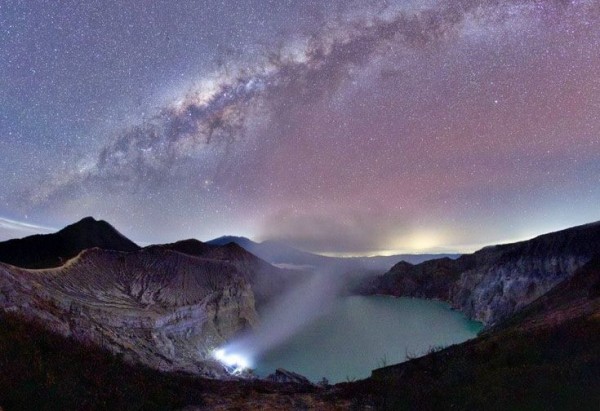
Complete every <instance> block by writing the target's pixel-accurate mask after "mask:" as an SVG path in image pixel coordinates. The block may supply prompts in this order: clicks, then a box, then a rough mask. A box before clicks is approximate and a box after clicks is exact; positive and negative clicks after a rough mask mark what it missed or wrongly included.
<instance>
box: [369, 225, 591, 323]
mask: <svg viewBox="0 0 600 411" xmlns="http://www.w3.org/2000/svg"><path fill="white" fill-rule="evenodd" d="M599 250H600V222H596V223H592V224H587V225H583V226H579V227H574V228H570V229H566V230H562V231H558V232H555V233H550V234H545V235H542V236H539V237H536V238H534V239H531V240H528V241H522V242H518V243H513V244H504V245H497V246H490V247H486V248H483V249H481V250H479V251H477V252H475V253H473V254H468V255H463V256H461V257H459V258H458V259H456V260H451V259H449V258H444V259H436V260H431V261H426V262H424V263H421V264H417V265H412V264H409V263H406V262H400V263H398V264H396V265H395V266H394V267H392V269H391V270H390V271H389V272H387V273H386V274H384V275H383V276H380V277H378V278H376V279H375V280H373V281H371V282H369V283H366V284H363V285H362V287H361V288H360V290H359V292H361V293H366V294H387V295H395V296H412V297H419V298H435V299H440V300H443V301H447V302H449V303H450V304H451V305H452V306H453V307H454V308H456V309H458V310H461V311H462V312H464V313H465V314H467V315H468V316H469V317H471V318H473V319H476V320H479V321H482V322H484V323H485V324H487V325H493V324H496V323H498V322H499V321H501V320H503V319H505V318H507V317H509V316H510V315H512V314H513V313H515V312H517V311H518V310H519V309H521V308H522V307H524V306H525V305H527V304H529V303H530V302H532V301H534V300H535V299H536V298H538V297H540V296H541V295H543V294H545V293H546V292H547V291H549V290H550V289H551V288H552V287H554V286H555V285H557V284H558V283H560V282H561V281H563V280H565V279H566V278H569V277H570V276H571V275H572V274H573V273H574V272H575V270H576V269H578V268H579V267H581V266H582V265H584V264H585V263H586V262H588V261H589V260H590V259H591V258H592V256H593V255H594V254H595V253H597V252H598V251H599Z"/></svg>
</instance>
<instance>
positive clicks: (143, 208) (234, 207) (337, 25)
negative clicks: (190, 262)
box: [0, 0, 600, 254]
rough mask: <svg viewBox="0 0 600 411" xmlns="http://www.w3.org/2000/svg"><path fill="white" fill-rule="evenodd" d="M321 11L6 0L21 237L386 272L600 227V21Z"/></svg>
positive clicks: (440, 9) (578, 16)
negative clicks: (117, 234) (102, 222)
mask: <svg viewBox="0 0 600 411" xmlns="http://www.w3.org/2000/svg"><path fill="white" fill-rule="evenodd" d="M321 3H322V2H312V1H302V2H293V3H291V2H290V4H287V3H285V2H274V3H272V4H267V3H266V2H263V1H246V2H235V3H234V2H230V4H229V6H228V7H225V6H224V5H223V4H221V3H220V2H219V4H217V3H216V2H215V3H213V2H210V1H207V2H190V3H187V2H181V4H178V6H176V7H169V6H168V5H167V4H165V3H163V2H158V1H156V2H138V3H136V2H133V3H131V4H129V5H128V6H123V7H112V8H111V7H108V6H106V7H103V6H102V4H104V3H102V4H101V2H88V3H86V5H84V6H78V7H75V6H74V5H71V6H72V7H70V6H69V5H67V4H61V5H58V4H52V3H49V4H40V5H33V4H31V5H28V6H27V5H23V4H18V3H15V4H13V3H12V2H4V3H2V4H1V5H0V16H1V17H0V28H1V34H0V35H1V36H2V37H1V38H0V57H2V58H0V60H1V62H0V70H2V72H3V73H7V75H3V76H2V79H0V89H1V90H2V91H3V92H2V95H1V96H0V121H1V123H0V136H1V141H0V150H2V153H3V156H2V158H0V170H1V171H2V174H3V175H4V176H5V184H4V185H3V187H0V195H1V196H2V200H3V201H2V206H1V208H0V216H2V217H4V218H5V220H2V221H10V224H8V223H7V224H4V225H2V224H0V235H2V236H3V237H8V236H12V235H19V231H20V230H19V226H18V224H17V223H16V222H17V221H23V222H27V224H29V225H23V230H29V231H30V230H31V227H32V225H33V226H34V227H38V226H40V227H46V226H52V227H59V226H61V225H64V224H66V223H69V222H71V221H74V220H76V219H77V218H80V217H82V216H85V215H94V216H96V217H97V218H103V219H106V220H108V221H110V222H112V223H113V224H114V225H116V226H117V227H118V228H120V229H121V230H122V231H123V232H124V233H125V234H126V235H128V236H130V237H132V238H133V239H135V240H138V241H140V242H156V241H171V240H175V239H181V238H186V237H196V238H200V239H208V238H211V237H214V236H218V235H222V234H241V235H247V236H250V237H253V238H256V239H281V240H285V241H287V242H289V243H291V244H294V245H296V246H299V247H301V248H304V249H308V250H313V251H318V252H326V253H341V254H373V253H381V252H387V253H389V252H397V251H402V252H406V251H409V252H410V251H417V252H418V251H436V250H439V251H456V250H458V251H463V250H470V249H473V248H476V247H478V246H481V245H484V244H488V243H493V242H500V241H510V240H515V239H520V238H525V237H528V236H532V235H535V234H539V233H542V232H546V231H550V230H553V229H558V228H562V227H566V226H570V225H575V224H579V223H585V222H589V221H592V220H597V219H599V218H600V208H599V207H598V206H597V204H600V116H599V115H598V113H600V71H599V70H597V67H600V3H598V2H596V1H583V0H582V1H524V0H514V1H509V0H506V1H468V0H463V1H448V2H443V1H424V2H416V1H412V2H411V1H397V2H366V1H364V2H352V3H349V2H331V3H328V4H327V5H323V4H321ZM74 4H75V3H74ZM148 4H150V5H148ZM28 7H29V8H28ZM27 233H29V232H27ZM21 235H24V233H23V234H21Z"/></svg>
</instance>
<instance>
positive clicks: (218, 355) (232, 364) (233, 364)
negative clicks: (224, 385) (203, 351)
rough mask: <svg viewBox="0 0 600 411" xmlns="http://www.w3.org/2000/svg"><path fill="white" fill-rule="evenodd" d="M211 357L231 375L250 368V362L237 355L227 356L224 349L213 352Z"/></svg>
mask: <svg viewBox="0 0 600 411" xmlns="http://www.w3.org/2000/svg"><path fill="white" fill-rule="evenodd" d="M213 357H215V359H216V360H217V361H219V362H221V363H222V364H223V365H225V366H226V367H227V370H228V371H229V372H230V373H232V374H239V373H241V372H242V371H244V370H245V369H247V368H250V362H249V361H248V360H247V359H246V358H244V357H243V356H241V355H239V354H228V353H227V352H226V351H225V350H224V349H222V348H219V349H217V350H214V351H213Z"/></svg>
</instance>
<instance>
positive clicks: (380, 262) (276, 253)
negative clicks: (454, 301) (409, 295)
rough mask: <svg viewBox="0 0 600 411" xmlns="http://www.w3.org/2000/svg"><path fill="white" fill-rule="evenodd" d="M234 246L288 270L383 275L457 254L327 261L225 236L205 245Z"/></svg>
mask: <svg viewBox="0 0 600 411" xmlns="http://www.w3.org/2000/svg"><path fill="white" fill-rule="evenodd" d="M230 242H234V243H236V244H238V245H239V246H241V247H243V248H245V249H246V250H248V251H249V252H251V253H252V254H254V255H257V256H258V257H260V258H262V259H263V260H265V261H268V262H270V263H271V264H276V265H278V266H281V267H288V268H294V267H295V268H300V269H302V268H304V269H306V268H321V267H336V268H338V270H344V271H347V270H366V271H380V272H382V273H383V272H385V271H387V270H389V269H390V268H391V267H392V266H393V265H394V264H396V263H398V262H399V261H407V262H410V263H412V264H418V263H421V262H423V261H427V260H431V259H433V258H442V257H447V258H458V257H459V256H460V254H397V255H390V256H374V257H347V258H342V257H328V256H323V255H319V254H314V253H310V252H307V251H302V250H299V249H297V248H294V247H292V246H289V245H287V244H285V243H282V242H279V241H272V240H268V241H263V242H261V243H257V242H255V241H252V240H250V239H248V238H246V237H235V236H224V237H219V238H216V239H214V240H211V241H208V242H207V244H214V245H224V244H227V243H230Z"/></svg>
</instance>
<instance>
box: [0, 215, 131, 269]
mask: <svg viewBox="0 0 600 411" xmlns="http://www.w3.org/2000/svg"><path fill="white" fill-rule="evenodd" d="M93 247H99V248H103V249H105V250H116V251H136V250H139V248H140V247H138V246H137V245H136V244H135V243H134V242H132V241H130V240H129V239H127V238H126V237H124V236H123V235H122V234H121V233H119V232H118V231H117V230H115V229H114V228H113V227H112V226H111V225H110V224H108V223H107V222H106V221H96V220H95V219H93V218H92V217H86V218H84V219H83V220H81V221H78V222H77V223H75V224H71V225H69V226H67V227H65V228H63V229H62V230H60V231H59V232H57V233H53V234H40V235H32V236H29V237H25V238H22V239H14V240H9V241H4V242H0V261H2V262H5V263H8V264H12V265H16V266H19V267H25V268H48V267H58V266H60V265H62V264H63V263H64V262H65V261H67V260H68V259H70V258H73V257H75V256H76V255H77V254H79V253H80V252H81V251H83V250H86V249H88V248H93Z"/></svg>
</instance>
